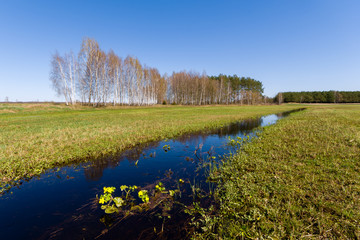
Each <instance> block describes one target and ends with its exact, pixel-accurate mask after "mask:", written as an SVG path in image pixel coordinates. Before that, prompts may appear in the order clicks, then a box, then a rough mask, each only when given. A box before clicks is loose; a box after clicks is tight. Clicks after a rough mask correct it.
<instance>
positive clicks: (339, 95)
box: [275, 91, 360, 103]
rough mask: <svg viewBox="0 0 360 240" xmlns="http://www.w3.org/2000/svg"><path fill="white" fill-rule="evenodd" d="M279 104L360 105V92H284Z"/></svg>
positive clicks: (279, 97)
mask: <svg viewBox="0 0 360 240" xmlns="http://www.w3.org/2000/svg"><path fill="white" fill-rule="evenodd" d="M275 102H277V103H282V102H284V103H289V102H296V103H360V91H323V92H319V91H315V92H282V93H278V94H277V95H276V97H275Z"/></svg>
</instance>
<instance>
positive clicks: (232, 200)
mask: <svg viewBox="0 0 360 240" xmlns="http://www.w3.org/2000/svg"><path fill="white" fill-rule="evenodd" d="M359 173H360V105H313V106H311V107H310V108H308V109H307V110H305V111H303V112H297V113H294V114H292V115H291V116H290V117H288V118H285V119H283V120H280V122H279V123H277V124H275V125H273V126H270V127H266V128H265V129H264V131H263V132H262V133H261V134H260V137H259V138H257V139H255V140H254V141H252V142H251V143H249V144H247V145H245V146H244V147H242V150H241V151H238V153H237V154H236V155H234V156H232V157H229V159H227V160H226V161H224V164H223V165H222V167H220V168H218V169H217V170H214V171H213V172H212V174H211V177H212V178H213V180H214V181H216V182H218V183H219V185H218V188H217V190H216V194H215V196H216V200H217V203H218V209H217V211H216V212H215V213H214V212H208V213H207V214H206V215H205V217H203V218H201V219H200V220H199V223H202V224H204V223H206V224H204V228H203V229H202V230H203V231H202V233H200V234H199V235H198V236H197V238H198V239H240V238H243V237H246V238H256V239H262V238H264V239H267V238H271V239H303V238H305V239H359V238H360V174H359Z"/></svg>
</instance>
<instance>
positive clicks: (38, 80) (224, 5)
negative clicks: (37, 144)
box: [0, 0, 360, 101]
mask: <svg viewBox="0 0 360 240" xmlns="http://www.w3.org/2000/svg"><path fill="white" fill-rule="evenodd" d="M83 37H91V38H95V39H96V40H97V41H98V42H99V44H100V47H101V48H102V49H103V50H105V51H108V50H109V49H110V48H112V49H113V50H114V51H115V52H116V53H117V54H118V55H119V56H121V57H126V56H127V55H132V56H136V57H138V58H139V59H140V61H141V63H143V64H146V65H148V66H153V67H156V68H158V69H159V71H160V72H161V73H169V74H171V73H172V72H173V71H180V70H184V69H185V70H194V71H197V72H200V73H202V72H203V71H206V73H207V74H208V75H218V74H219V73H223V74H231V75H232V74H237V75H239V76H246V77H247V76H249V77H252V78H255V79H256V80H260V81H261V82H262V83H263V85H264V87H265V95H267V96H270V97H273V96H274V95H275V94H276V93H277V92H279V91H301V90H304V91H312V90H316V91H317V90H319V91H322V90H346V91H355V90H360V1H359V0H251V1H250V0H236V1H220V0H219V1H212V0H206V1H199V0H191V1H184V0H163V1H156V0H153V1H149V0H143V1H136V0H132V1H130V0H128V1H120V0H119V1H100V0H99V1H89V0H84V1H65V0H61V1H60V0H58V1H48V0H46V1H36V0H33V1H25V0H24V1H18V0H11V1H10V0H9V1H5V0H3V1H0V101H4V99H5V97H6V96H7V97H8V98H9V100H10V101H15V100H19V101H36V100H39V101H43V100H55V101H57V100H62V98H57V97H56V95H55V92H54V91H53V90H52V88H51V84H50V80H49V72H50V58H51V54H53V53H54V52H55V51H56V50H58V51H59V53H61V54H64V53H65V52H69V51H70V50H73V51H74V52H78V51H79V48H80V44H81V41H82V39H83Z"/></svg>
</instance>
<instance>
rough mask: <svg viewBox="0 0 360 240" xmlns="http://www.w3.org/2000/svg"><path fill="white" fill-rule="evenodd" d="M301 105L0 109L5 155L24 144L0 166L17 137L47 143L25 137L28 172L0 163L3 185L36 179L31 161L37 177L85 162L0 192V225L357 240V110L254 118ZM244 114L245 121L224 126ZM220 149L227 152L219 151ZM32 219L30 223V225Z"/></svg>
mask: <svg viewBox="0 0 360 240" xmlns="http://www.w3.org/2000/svg"><path fill="white" fill-rule="evenodd" d="M302 107H304V106H302V105H284V106H251V107H239V106H225V107H224V106H212V107H180V106H165V107H142V108H140V107H139V108H130V107H124V108H113V107H110V108H101V109H90V108H87V107H77V108H76V109H70V108H68V107H65V106H56V105H49V106H47V107H42V108H36V106H35V108H34V109H31V108H30V109H29V107H28V106H24V105H23V106H21V105H20V106H15V105H12V106H6V107H3V108H1V110H0V111H2V110H3V112H2V115H0V119H1V121H2V122H1V124H3V123H5V121H6V123H8V124H3V125H2V126H5V128H1V131H2V132H1V137H2V138H1V140H2V142H1V144H2V145H1V146H6V148H2V151H3V150H4V149H6V150H8V146H9V145H8V144H6V145H5V144H3V143H5V142H7V143H8V142H10V139H11V138H10V135H11V136H13V137H16V138H17V139H23V140H24V143H18V142H12V143H14V144H15V143H16V144H18V145H17V146H18V147H17V148H11V149H12V151H14V153H13V155H7V154H5V151H3V152H2V154H3V155H2V156H5V157H2V161H3V162H6V161H9V159H10V158H9V156H11V157H13V158H14V157H15V156H16V154H15V151H17V154H18V153H19V150H20V149H21V148H20V147H21V146H26V144H25V143H27V144H30V143H31V144H35V143H34V142H33V141H34V138H33V137H32V134H33V135H34V136H37V137H39V136H43V138H44V140H43V141H45V142H46V143H47V146H49V150H47V149H46V148H45V147H42V146H41V144H42V142H37V143H38V148H37V147H36V145H31V144H30V145H31V146H32V149H33V150H34V151H33V152H32V154H29V155H24V156H26V157H27V158H28V159H33V161H32V162H31V163H30V164H28V165H26V166H27V168H28V169H30V170H28V169H26V171H27V172H25V173H26V174H25V175H24V174H23V175H21V174H17V175H16V174H15V173H21V168H19V169H20V172H17V171H19V169H18V168H16V167H15V168H13V171H15V172H12V174H14V176H17V177H18V178H11V177H10V176H11V175H10V174H9V173H11V171H9V172H6V169H10V167H9V166H11V165H7V168H6V167H5V168H4V166H2V165H1V167H0V168H1V171H2V172H1V173H2V174H3V173H5V175H4V174H3V175H2V179H3V180H4V179H5V180H6V178H9V179H12V180H14V179H21V178H22V177H24V176H26V177H31V176H32V175H33V174H37V172H34V171H33V170H32V169H31V166H32V167H34V169H41V171H39V173H40V172H43V171H44V170H46V169H49V168H52V167H53V166H56V165H58V164H59V165H63V164H68V163H77V162H83V161H86V160H88V159H93V160H92V161H91V162H90V163H89V164H80V165H79V166H77V167H75V168H74V169H73V170H72V169H71V168H69V167H65V168H63V170H62V171H65V172H61V171H60V172H53V171H50V172H48V173H47V174H44V175H41V177H40V178H39V180H36V179H32V180H30V181H29V182H24V183H23V185H21V186H20V187H19V188H16V189H12V190H11V191H13V194H9V193H7V194H4V195H3V197H2V199H1V200H2V204H1V205H0V210H1V211H2V212H3V213H4V215H3V217H2V218H0V223H1V224H0V225H1V227H0V231H2V233H3V236H5V237H6V236H8V237H10V236H12V237H14V239H16V238H18V239H22V238H24V237H29V236H40V238H43V239H47V238H58V239H67V238H69V237H70V236H72V237H74V236H77V237H79V238H95V237H96V238H97V239H103V238H105V239H111V238H116V237H118V236H120V235H121V236H126V237H127V238H129V239H131V238H139V237H140V238H141V239H154V238H157V239H185V238H193V239H251V238H259V239H260V238H273V239H279V238H284V239H300V238H305V239H309V238H310V239H319V238H329V239H357V238H360V232H359V229H360V225H359V219H360V215H359V212H360V211H359V209H360V177H359V174H358V173H359V172H360V160H359V159H360V105H308V106H306V110H304V111H300V112H293V113H291V115H290V116H288V117H287V118H284V119H282V120H280V121H279V122H278V123H276V124H275V125H271V126H268V125H269V124H272V123H275V122H276V121H277V119H279V118H282V117H284V116H285V115H286V114H285V115H282V114H279V115H277V116H276V115H270V116H267V117H265V118H254V117H255V116H259V115H263V114H267V113H273V112H284V111H286V110H292V109H299V108H302ZM9 109H11V110H9ZM10 111H11V112H10ZM194 112H196V114H194ZM245 118H253V119H251V120H246V121H241V122H238V123H233V124H230V125H226V124H228V123H229V122H233V121H234V120H239V119H245ZM33 119H35V120H33ZM41 119H42V120H41ZM40 120H41V121H40ZM17 125H19V130H17V128H16V126H17ZM11 126H12V128H11ZM219 126H223V127H222V128H217V127H219ZM263 126H265V127H263ZM10 129H12V131H10ZM24 129H28V130H29V131H25V132H26V134H28V135H26V134H25V133H24ZM209 129H213V130H212V131H209ZM5 130H6V131H5ZM70 130H71V131H72V132H73V135H72V136H73V138H71V137H70V138H69V136H71V135H69V134H68V135H66V137H65V136H64V135H60V136H61V137H62V138H63V139H66V140H68V141H59V139H58V141H57V142H56V144H58V145H56V144H55V145H51V143H52V142H51V141H50V137H53V138H55V139H56V137H57V135H59V134H60V133H61V132H62V131H70ZM205 130H206V131H205ZM22 131H23V132H22ZM194 131H196V132H197V133H196V134H193V135H186V134H185V135H182V134H183V133H188V132H194ZM124 132H125V133H126V134H125V133H124ZM5 133H6V134H5ZM55 133H56V134H55ZM53 134H55V135H53ZM132 134H134V135H135V137H133V136H132ZM179 135H182V137H178V138H176V139H173V140H165V141H160V142H153V144H150V145H148V146H146V145H143V144H141V143H144V142H148V141H151V140H156V139H163V138H171V137H174V136H179ZM255 135H257V136H258V137H257V138H254V136H255ZM20 136H21V137H22V138H20ZM26 136H27V137H26ZM89 136H93V139H92V141H90V142H87V141H86V139H88V138H89ZM27 139H28V140H31V141H30V142H29V141H28V142H26V140H27ZM71 139H72V141H70V140H71ZM82 141H84V142H85V143H87V144H88V145H86V144H85V145H82V144H83V143H82ZM89 143H91V144H90V145H89ZM22 144H23V145H22ZM107 144H108V145H109V146H108V148H107ZM121 144H123V145H121ZM224 144H227V145H226V146H225V145H224ZM73 145H74V146H73ZM135 145H136V147H135V148H133V149H129V150H127V151H126V152H123V153H124V154H123V155H121V156H120V155H115V153H118V152H119V151H122V150H124V149H126V148H130V147H131V146H135ZM119 146H121V147H119ZM57 147H59V149H57ZM72 147H73V148H72ZM81 147H83V148H84V150H83V149H82V148H81ZM24 148H25V147H24ZM98 148H101V149H98ZM76 149H77V151H75V150H76ZM35 150H36V151H35ZM45 150H47V151H45ZM50 150H51V151H50ZM60 150H61V151H62V152H59V151H60ZM70 150H72V151H70ZM83 151H85V153H86V154H88V155H83V154H84V152H83ZM229 151H235V152H233V154H231V155H225V157H223V156H224V154H228V153H229ZM71 153H73V154H75V155H71ZM42 154H44V155H42ZM76 154H79V155H78V157H76V156H77V155H76ZM112 154H114V157H115V156H118V158H115V159H113V158H112V157H110V156H112ZM39 156H47V157H50V156H53V157H54V156H67V157H68V158H62V160H63V162H61V161H57V160H58V159H57V158H54V159H52V158H46V157H44V159H41V158H40V157H39ZM101 156H109V157H108V158H100V157H101ZM18 157H19V156H18ZM14 159H16V158H14ZM14 159H12V160H10V161H13V162H14V163H17V164H19V165H21V164H24V162H25V161H24V160H21V158H20V157H19V159H18V160H17V161H15V160H14ZM34 159H36V161H35V160H34ZM56 159H57V160H56ZM64 159H67V160H66V161H65V160H64ZM124 160H127V161H124ZM42 161H43V162H48V164H49V165H44V163H42ZM36 163H37V164H39V166H41V167H42V168H36V166H38V165H36ZM31 164H32V165H31ZM45 166H46V167H45ZM204 173H205V174H206V175H205V176H208V178H207V181H205V180H206V178H204V175H203V174H204ZM4 183H5V184H6V181H3V184H4ZM50 193H53V194H50ZM54 196H56V197H55V198H54ZM47 203H51V204H47ZM14 206H16V208H14ZM40 206H41V207H40ZM44 207H45V208H44ZM29 209H32V210H29ZM31 211H33V212H31ZM24 213H27V215H26V214H24ZM10 215H11V216H12V218H11V219H12V220H11V221H9V219H8V218H9V216H10ZM31 215H34V216H37V218H36V219H35V218H33V219H32V221H31V222H32V223H31V224H30V223H29V221H27V219H28V216H31ZM6 216H8V217H6ZM15 223H16V224H15ZM19 227H20V228H21V229H23V230H22V231H21V232H17V233H16V234H14V230H15V229H17V228H19ZM39 228H40V229H39ZM41 229H42V230H41ZM44 229H46V230H44ZM39 234H40V235H39Z"/></svg>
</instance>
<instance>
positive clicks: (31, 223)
mask: <svg viewBox="0 0 360 240" xmlns="http://www.w3.org/2000/svg"><path fill="white" fill-rule="evenodd" d="M289 113H290V112H285V113H281V114H272V115H267V116H263V117H260V118H254V119H248V120H244V121H239V122H236V123H232V124H230V125H228V126H225V127H222V128H219V129H215V130H211V131H208V132H202V133H193V134H188V135H183V136H180V137H178V138H176V139H171V140H165V141H160V142H154V143H150V144H146V145H142V146H138V147H136V148H133V149H130V150H127V151H125V152H123V153H121V154H120V155H119V156H118V157H117V158H115V159H114V158H111V159H110V158H109V159H101V160H96V161H93V162H90V163H84V164H80V165H76V166H67V167H63V168H61V169H57V170H51V171H48V172H47V173H45V174H43V175H41V176H40V177H38V178H33V179H31V180H29V181H24V182H23V183H22V184H21V185H19V186H18V187H13V188H12V189H11V191H10V192H8V193H6V194H4V195H3V196H0V236H1V239H95V238H97V239H113V238H115V239H132V238H135V239H138V238H140V239H147V238H148V239H152V238H154V236H156V235H151V234H153V233H149V232H146V231H148V230H144V229H151V231H152V230H153V229H154V226H152V225H153V224H155V225H156V224H157V223H154V221H155V220H154V219H153V218H151V216H140V217H134V218H129V219H127V220H126V221H122V222H120V223H119V221H118V222H117V221H116V219H112V217H111V216H110V215H106V214H104V212H103V211H102V210H101V209H100V207H99V205H97V203H96V201H95V200H94V198H95V196H96V194H99V195H100V194H101V193H102V188H103V187H104V186H115V187H117V189H119V186H120V185H138V186H141V187H144V186H148V185H154V183H156V182H158V181H159V180H161V181H162V182H164V183H165V185H166V186H167V187H171V186H174V182H175V181H177V180H178V179H180V178H182V179H184V180H185V181H187V182H190V183H191V182H193V180H194V179H195V176H194V174H195V173H196V167H197V164H194V162H196V158H198V157H199V156H200V155H206V154H209V153H210V154H211V156H215V157H216V158H217V159H219V158H220V157H221V156H223V155H226V154H229V152H231V151H232V148H231V147H230V146H228V145H227V143H228V141H229V137H231V138H236V137H238V136H240V137H243V136H245V135H250V136H252V135H254V133H255V132H256V131H257V129H258V127H263V126H268V125H271V124H274V123H276V121H278V120H279V119H281V118H283V117H285V116H287V115H288V114H289ZM164 145H168V146H170V150H169V151H165V150H164V148H163V146H164ZM195 151H196V154H195ZM136 161H138V162H137V164H136ZM169 173H172V174H169ZM169 175H171V176H170V177H169ZM166 176H167V177H166ZM203 180H204V179H202V180H201V181H203ZM196 181H199V180H196ZM195 184H196V183H195ZM201 184H202V185H203V186H206V183H205V181H203V182H202V183H201ZM116 193H117V192H116ZM185 198H186V197H185ZM184 218H185V216H184V215H183V214H178V217H177V218H176V217H175V218H174V219H173V220H172V221H173V225H171V224H170V223H169V225H168V230H169V229H171V231H172V232H171V231H170V230H169V231H170V232H169V233H168V235H164V236H165V237H164V238H171V239H174V238H183V236H185V235H181V234H182V233H181V231H184V229H181V224H177V223H176V221H178V222H182V224H184V221H182V220H183V219H184ZM181 219H182V220H181ZM114 223H115V225H116V226H111V224H113V225H114ZM174 223H175V225H174ZM109 226H111V230H110V231H108V229H109ZM176 227H178V228H179V229H175V228H176ZM119 234H120V235H119ZM171 234H175V235H176V236H172V235H171ZM183 234H185V233H183ZM146 236H148V237H146Z"/></svg>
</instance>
